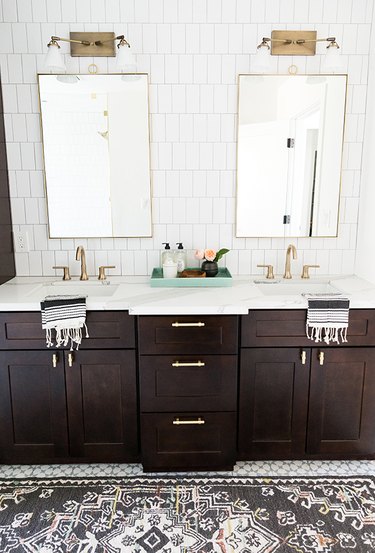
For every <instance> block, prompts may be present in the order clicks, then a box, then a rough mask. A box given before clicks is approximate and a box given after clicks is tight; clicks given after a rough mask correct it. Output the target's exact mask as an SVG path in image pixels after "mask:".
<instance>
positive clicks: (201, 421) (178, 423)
mask: <svg viewBox="0 0 375 553" xmlns="http://www.w3.org/2000/svg"><path fill="white" fill-rule="evenodd" d="M205 422H206V421H205V420H204V419H201V418H200V417H199V418H198V419H196V420H187V421H180V419H178V418H177V419H174V421H173V424H176V425H177V426H179V425H180V424H204V423H205Z"/></svg>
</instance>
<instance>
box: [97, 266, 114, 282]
mask: <svg viewBox="0 0 375 553" xmlns="http://www.w3.org/2000/svg"><path fill="white" fill-rule="evenodd" d="M106 269H116V267H115V265H100V267H99V276H98V280H106V278H107V275H106V274H105V270H106Z"/></svg>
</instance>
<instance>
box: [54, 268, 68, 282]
mask: <svg viewBox="0 0 375 553" xmlns="http://www.w3.org/2000/svg"><path fill="white" fill-rule="evenodd" d="M52 269H64V276H63V278H62V279H63V280H72V278H71V276H70V271H69V267H66V266H65V265H54V266H53V267H52Z"/></svg>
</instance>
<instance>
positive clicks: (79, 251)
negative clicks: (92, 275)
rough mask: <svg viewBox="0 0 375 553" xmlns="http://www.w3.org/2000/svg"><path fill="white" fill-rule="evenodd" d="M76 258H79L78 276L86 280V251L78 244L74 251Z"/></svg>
mask: <svg viewBox="0 0 375 553" xmlns="http://www.w3.org/2000/svg"><path fill="white" fill-rule="evenodd" d="M76 260H77V261H79V260H81V276H80V277H79V279H80V280H88V279H89V277H88V275H87V268H86V253H85V249H84V247H83V246H78V248H77V252H76Z"/></svg>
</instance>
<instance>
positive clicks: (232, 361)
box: [139, 355, 237, 412]
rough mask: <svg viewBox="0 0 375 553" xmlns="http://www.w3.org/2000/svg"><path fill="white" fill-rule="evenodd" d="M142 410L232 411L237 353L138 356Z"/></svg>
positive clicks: (235, 390) (235, 383)
mask: <svg viewBox="0 0 375 553" xmlns="http://www.w3.org/2000/svg"><path fill="white" fill-rule="evenodd" d="M139 370H140V397H141V411H151V412H154V411H161V412H162V411H174V410H176V409H179V410H184V411H195V410H198V409H201V410H203V411H214V410H218V409H220V410H222V411H235V410H236V403H237V356H236V355H201V356H199V357H197V356H195V357H194V356H191V355H190V356H187V355H179V356H169V355H162V356H161V355H153V356H145V355H143V356H141V357H140V364H139Z"/></svg>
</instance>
